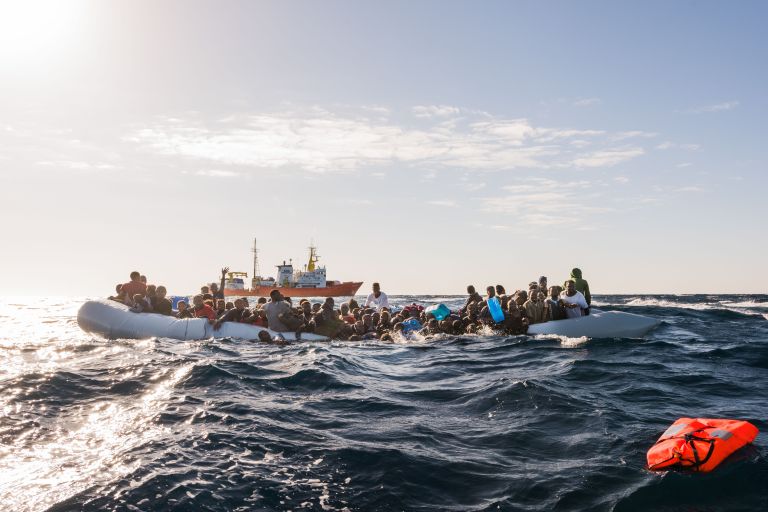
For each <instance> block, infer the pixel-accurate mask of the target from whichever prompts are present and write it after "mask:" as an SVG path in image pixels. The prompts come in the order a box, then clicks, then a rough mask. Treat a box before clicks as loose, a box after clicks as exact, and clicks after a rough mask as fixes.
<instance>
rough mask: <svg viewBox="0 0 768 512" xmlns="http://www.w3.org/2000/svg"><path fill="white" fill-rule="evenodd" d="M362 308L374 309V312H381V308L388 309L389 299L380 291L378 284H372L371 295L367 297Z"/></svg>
mask: <svg viewBox="0 0 768 512" xmlns="http://www.w3.org/2000/svg"><path fill="white" fill-rule="evenodd" d="M364 307H366V308H368V307H374V308H376V311H381V308H387V309H389V299H387V294H386V293H384V292H382V291H381V287H380V286H379V283H373V293H372V294H370V295H369V296H368V299H367V300H366V301H365V306H364Z"/></svg>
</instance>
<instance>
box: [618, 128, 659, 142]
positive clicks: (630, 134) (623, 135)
mask: <svg viewBox="0 0 768 512" xmlns="http://www.w3.org/2000/svg"><path fill="white" fill-rule="evenodd" d="M658 135H659V134H658V133H656V132H645V131H642V130H630V131H626V132H619V133H617V134H615V135H613V140H624V139H633V138H638V137H640V138H645V139H650V138H653V137H656V136H658Z"/></svg>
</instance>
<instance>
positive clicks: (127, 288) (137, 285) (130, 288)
mask: <svg viewBox="0 0 768 512" xmlns="http://www.w3.org/2000/svg"><path fill="white" fill-rule="evenodd" d="M120 293H121V294H123V295H128V296H129V297H130V298H133V296H134V295H136V294H137V293H140V294H141V295H146V294H147V285H145V284H144V283H142V282H141V281H128V282H127V283H125V284H124V285H123V286H121V287H120Z"/></svg>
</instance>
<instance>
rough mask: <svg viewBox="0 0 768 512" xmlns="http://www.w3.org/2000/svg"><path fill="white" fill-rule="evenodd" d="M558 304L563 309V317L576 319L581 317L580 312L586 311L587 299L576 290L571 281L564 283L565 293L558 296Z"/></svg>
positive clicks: (574, 284)
mask: <svg viewBox="0 0 768 512" xmlns="http://www.w3.org/2000/svg"><path fill="white" fill-rule="evenodd" d="M560 304H561V305H562V306H563V307H564V308H565V316H566V317H568V318H578V317H580V316H582V315H583V312H582V310H583V309H587V308H588V307H589V304H587V299H585V298H584V295H583V294H582V293H581V292H580V291H578V290H576V283H575V282H574V281H573V279H569V280H567V281H566V282H565V291H563V293H561V294H560Z"/></svg>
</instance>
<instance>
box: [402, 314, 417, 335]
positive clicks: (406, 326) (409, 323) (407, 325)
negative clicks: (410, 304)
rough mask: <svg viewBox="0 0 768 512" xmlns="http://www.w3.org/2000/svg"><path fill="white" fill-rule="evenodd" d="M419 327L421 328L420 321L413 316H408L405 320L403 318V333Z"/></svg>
mask: <svg viewBox="0 0 768 512" xmlns="http://www.w3.org/2000/svg"><path fill="white" fill-rule="evenodd" d="M419 329H421V322H419V321H418V320H416V319H415V318H408V319H407V320H403V334H408V333H409V332H413V331H418V330H419Z"/></svg>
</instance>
